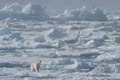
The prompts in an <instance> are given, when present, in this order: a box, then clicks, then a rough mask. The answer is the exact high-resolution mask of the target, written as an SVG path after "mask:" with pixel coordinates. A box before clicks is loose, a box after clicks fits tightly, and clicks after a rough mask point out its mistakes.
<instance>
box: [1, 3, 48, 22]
mask: <svg viewBox="0 0 120 80" xmlns="http://www.w3.org/2000/svg"><path fill="white" fill-rule="evenodd" d="M6 18H11V19H20V20H46V19H48V18H49V17H48V15H47V14H46V13H45V8H43V7H41V6H40V5H38V4H31V3H29V4H28V5H26V6H25V7H22V6H20V5H19V4H18V3H13V4H11V5H6V6H5V7H4V8H3V9H2V10H1V11H0V19H6Z"/></svg>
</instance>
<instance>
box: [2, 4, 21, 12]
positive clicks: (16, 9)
mask: <svg viewBox="0 0 120 80" xmlns="http://www.w3.org/2000/svg"><path fill="white" fill-rule="evenodd" d="M2 11H8V12H16V13H21V11H22V6H20V5H19V4H18V3H17V2H16V3H13V4H11V5H8V4H7V5H5V7H4V8H3V9H2Z"/></svg>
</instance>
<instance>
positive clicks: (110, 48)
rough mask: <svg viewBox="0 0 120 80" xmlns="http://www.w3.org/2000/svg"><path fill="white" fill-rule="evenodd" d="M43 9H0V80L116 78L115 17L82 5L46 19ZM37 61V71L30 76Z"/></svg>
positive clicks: (119, 57)
mask: <svg viewBox="0 0 120 80" xmlns="http://www.w3.org/2000/svg"><path fill="white" fill-rule="evenodd" d="M46 9H47V8H45V7H42V6H40V5H39V4H34V3H28V4H27V5H20V4H18V3H13V4H7V5H5V7H4V8H3V9H1V10H0V80H47V79H48V80H119V79H120V20H119V19H118V17H119V16H120V13H115V12H104V10H101V9H98V8H90V7H85V6H84V7H82V8H79V9H74V10H65V12H64V13H63V14H61V13H60V14H58V16H56V15H55V16H51V15H50V14H49V9H47V12H46ZM116 14H117V15H116ZM115 17H117V18H115ZM38 60H40V61H41V64H40V66H39V72H31V69H30V65H31V64H32V63H33V62H36V61H38ZM34 69H35V68H34ZM37 70H38V69H37Z"/></svg>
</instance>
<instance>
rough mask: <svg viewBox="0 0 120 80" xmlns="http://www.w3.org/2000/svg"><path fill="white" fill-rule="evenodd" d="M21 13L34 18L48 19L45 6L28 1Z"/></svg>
mask: <svg viewBox="0 0 120 80" xmlns="http://www.w3.org/2000/svg"><path fill="white" fill-rule="evenodd" d="M22 13H25V14H28V15H31V16H33V17H34V18H36V19H48V15H46V13H45V8H43V7H41V6H40V5H39V4H32V3H29V4H28V5H26V6H25V7H24V8H23V9H22Z"/></svg>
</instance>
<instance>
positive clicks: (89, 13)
mask: <svg viewBox="0 0 120 80" xmlns="http://www.w3.org/2000/svg"><path fill="white" fill-rule="evenodd" d="M57 18H60V19H62V20H85V21H106V20H107V17H106V15H105V14H104V13H103V11H102V10H101V9H97V8H89V7H86V6H84V7H82V8H81V9H76V10H72V11H68V10H65V12H64V13H63V14H61V15H58V16H57Z"/></svg>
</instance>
